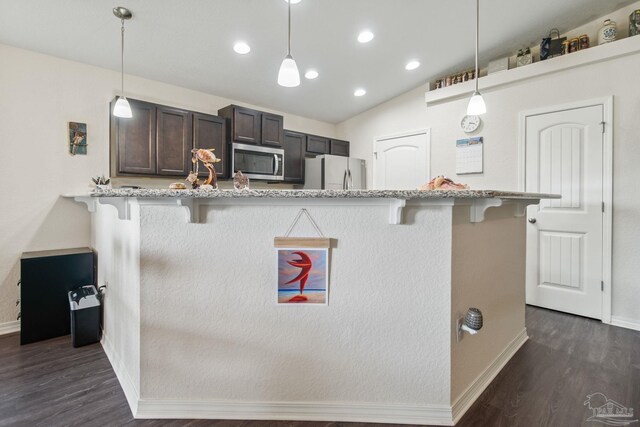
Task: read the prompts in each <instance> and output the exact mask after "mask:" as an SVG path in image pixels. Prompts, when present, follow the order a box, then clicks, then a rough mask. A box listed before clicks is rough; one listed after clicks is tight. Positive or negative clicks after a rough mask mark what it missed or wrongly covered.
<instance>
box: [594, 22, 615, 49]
mask: <svg viewBox="0 0 640 427" xmlns="http://www.w3.org/2000/svg"><path fill="white" fill-rule="evenodd" d="M617 35H618V28H617V27H616V23H615V21H612V20H610V19H607V20H606V21H604V25H603V26H602V28H600V30H599V31H598V44H605V43H610V42H613V41H615V40H616V36H617Z"/></svg>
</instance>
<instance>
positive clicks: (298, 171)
mask: <svg viewBox="0 0 640 427" xmlns="http://www.w3.org/2000/svg"><path fill="white" fill-rule="evenodd" d="M306 145H307V135H305V134H303V133H299V132H291V131H288V130H285V131H284V144H283V148H284V181H285V182H290V183H304V155H305V150H306Z"/></svg>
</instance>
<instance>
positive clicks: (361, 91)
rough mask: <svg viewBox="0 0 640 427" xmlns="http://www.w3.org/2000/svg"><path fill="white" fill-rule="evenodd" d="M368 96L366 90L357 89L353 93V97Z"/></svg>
mask: <svg viewBox="0 0 640 427" xmlns="http://www.w3.org/2000/svg"><path fill="white" fill-rule="evenodd" d="M366 94H367V91H366V90H364V89H356V90H355V92H353V96H365V95H366Z"/></svg>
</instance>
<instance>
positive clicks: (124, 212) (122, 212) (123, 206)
mask: <svg viewBox="0 0 640 427" xmlns="http://www.w3.org/2000/svg"><path fill="white" fill-rule="evenodd" d="M99 200H100V204H101V205H111V206H113V207H115V208H116V210H117V211H118V218H119V219H122V220H127V221H128V220H130V219H131V205H130V203H129V201H128V200H127V198H126V197H100V198H99Z"/></svg>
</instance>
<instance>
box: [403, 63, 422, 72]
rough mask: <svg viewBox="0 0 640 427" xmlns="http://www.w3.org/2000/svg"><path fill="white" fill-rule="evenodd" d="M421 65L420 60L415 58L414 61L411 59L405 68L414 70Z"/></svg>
mask: <svg viewBox="0 0 640 427" xmlns="http://www.w3.org/2000/svg"><path fill="white" fill-rule="evenodd" d="M419 66H420V61H415V60H413V61H409V62H408V63H407V65H405V67H404V69H405V70H408V71H412V70H415V69H416V68H418V67H419Z"/></svg>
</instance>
